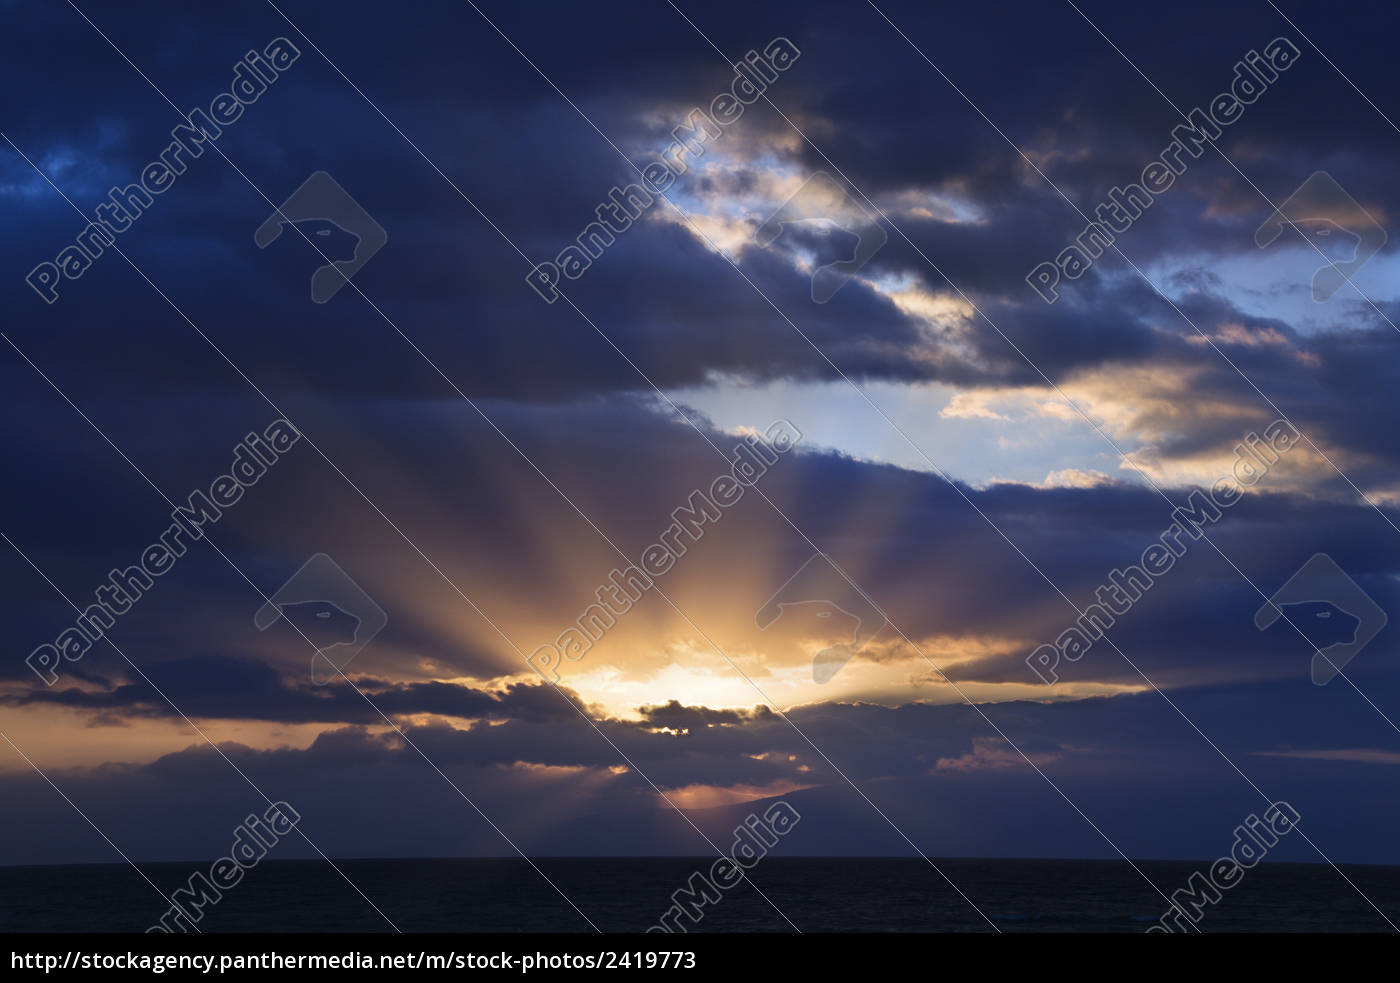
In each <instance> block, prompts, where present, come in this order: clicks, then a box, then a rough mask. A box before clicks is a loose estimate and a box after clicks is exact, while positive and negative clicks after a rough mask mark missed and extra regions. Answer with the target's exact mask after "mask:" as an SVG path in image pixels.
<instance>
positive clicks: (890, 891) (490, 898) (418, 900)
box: [0, 857, 1400, 933]
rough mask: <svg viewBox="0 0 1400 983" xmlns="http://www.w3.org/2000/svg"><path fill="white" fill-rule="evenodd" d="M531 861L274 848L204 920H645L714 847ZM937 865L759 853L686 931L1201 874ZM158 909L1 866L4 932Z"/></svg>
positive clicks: (965, 920) (1355, 900)
mask: <svg viewBox="0 0 1400 983" xmlns="http://www.w3.org/2000/svg"><path fill="white" fill-rule="evenodd" d="M534 863H535V865H536V866H537V867H538V868H539V871H540V872H542V873H543V875H545V876H547V877H548V879H549V881H552V882H553V885H554V886H551V884H550V883H549V882H547V881H546V880H545V876H542V874H541V873H540V872H537V871H536V870H534V869H532V868H531V866H530V865H529V864H528V863H526V862H525V861H523V860H514V859H511V860H505V859H502V860H481V859H471V860H464V859H442V860H340V861H337V862H336V866H338V867H339V868H340V870H341V871H343V872H344V874H345V875H346V876H347V877H348V878H349V879H350V880H351V881H353V882H354V884H355V887H351V885H350V884H347V883H346V881H345V879H344V878H342V877H341V875H340V874H339V873H337V872H336V870H335V869H333V868H332V867H331V866H330V864H328V863H327V862H325V861H320V860H317V861H310V860H284V861H275V860H268V861H265V862H263V863H262V864H260V865H258V866H257V867H255V868H253V869H252V870H250V871H248V872H247V874H246V875H245V876H244V878H243V880H242V881H241V882H240V883H239V884H237V885H236V886H234V887H233V888H232V889H231V890H229V891H228V892H226V893H225V894H224V896H223V897H222V898H221V899H220V900H219V901H218V902H217V903H215V904H214V905H212V906H210V907H209V908H207V909H206V914H205V915H204V917H203V918H202V919H201V920H200V922H199V928H200V930H201V931H203V932H206V933H207V932H381V931H392V929H391V928H390V926H389V924H388V922H387V921H386V920H385V918H384V917H381V916H380V915H379V914H377V913H376V911H375V907H377V908H378V909H379V910H380V911H382V912H383V914H384V916H387V918H388V919H389V920H390V921H392V922H393V923H394V925H396V926H397V927H398V928H399V929H400V930H402V931H404V932H492V933H495V932H570V931H580V932H589V931H592V929H591V928H590V927H589V924H588V922H587V921H585V920H584V918H583V916H582V915H580V914H579V913H578V911H575V910H574V908H573V907H572V906H571V905H570V902H572V904H573V905H576V906H577V907H578V909H579V910H581V911H582V912H583V914H584V915H587V917H588V919H590V920H591V921H592V922H593V923H594V924H595V925H597V927H598V928H599V929H601V930H602V931H605V932H639V931H644V930H645V929H646V928H647V927H648V926H650V925H653V924H655V923H656V922H657V920H658V919H659V918H660V917H661V915H662V914H664V913H665V911H666V910H667V909H668V908H669V907H670V906H671V904H672V903H673V902H672V900H671V895H672V893H673V892H675V891H677V890H678V889H682V888H684V887H685V885H686V884H687V882H688V881H689V880H690V877H691V875H692V874H693V873H694V872H695V871H697V870H701V869H708V867H709V864H710V861H708V860H704V859H701V858H695V859H687V858H656V859H645V858H640V859H639V858H626V859H573V858H569V859H558V858H545V859H537V860H535V861H534ZM934 863H936V864H937V866H938V870H935V869H934V867H933V866H931V865H930V864H929V863H926V862H925V861H923V860H903V859H817V858H778V857H769V858H766V859H764V860H763V861H761V862H760V863H759V864H758V865H757V866H756V867H755V868H754V869H753V870H752V871H751V874H750V876H751V878H752V881H753V884H749V883H742V882H741V883H740V884H738V885H737V886H735V887H734V888H732V889H730V890H728V891H725V892H723V896H722V897H721V898H720V899H719V900H717V901H715V902H713V903H710V904H705V905H703V907H702V912H703V913H702V916H701V917H700V919H699V922H698V923H697V924H693V925H692V924H691V923H690V922H688V921H687V922H685V924H686V925H687V926H688V927H689V930H690V931H695V932H791V931H793V927H792V926H796V927H797V928H798V929H800V930H802V931H803V932H976V931H991V927H990V926H989V923H988V921H987V920H984V919H983V917H982V915H980V914H979V913H978V911H977V910H976V909H975V908H974V907H973V905H974V904H975V905H976V908H977V909H981V911H982V912H983V913H985V915H986V917H987V919H989V920H990V923H991V924H992V925H995V926H996V927H997V928H998V929H1000V930H1001V931H1003V932H1141V931H1144V930H1145V929H1146V928H1148V927H1149V926H1150V925H1151V924H1153V923H1154V922H1156V921H1157V920H1158V919H1159V918H1160V917H1161V916H1162V914H1163V913H1164V912H1165V911H1166V910H1167V907H1168V906H1167V902H1165V901H1164V900H1163V899H1162V897H1161V895H1159V894H1158V893H1157V891H1155V890H1154V889H1153V887H1151V886H1149V884H1148V883H1147V882H1146V881H1145V880H1144V879H1143V875H1146V877H1147V878H1148V879H1150V880H1151V881H1152V883H1153V884H1155V885H1156V886H1157V888H1160V890H1161V891H1162V892H1163V893H1165V894H1167V895H1170V894H1171V893H1172V892H1173V891H1176V890H1177V889H1179V888H1183V887H1185V885H1186V882H1187V878H1189V877H1190V876H1191V874H1192V873H1193V872H1195V871H1197V870H1201V871H1204V870H1205V865H1204V864H1198V863H1183V862H1175V861H1171V862H1167V861H1139V862H1138V863H1137V867H1138V869H1139V870H1140V871H1141V874H1139V873H1138V872H1137V871H1135V870H1134V869H1133V868H1132V867H1131V866H1129V865H1128V864H1127V863H1126V862H1123V861H1096V860H965V859H953V860H935V861H934ZM140 866H141V870H142V871H143V872H144V873H145V874H146V875H147V876H148V877H149V878H150V879H151V880H152V881H153V882H154V883H155V885H156V886H157V887H158V888H159V889H160V891H164V892H166V893H167V894H168V893H169V892H171V891H173V890H174V889H175V888H177V887H180V886H182V885H183V884H185V883H186V882H187V881H188V879H189V877H190V875H191V874H193V873H194V872H195V871H197V870H205V871H206V872H207V870H208V866H207V863H206V864H201V863H198V862H191V863H183V864H170V863H160V864H141V865H140ZM940 870H941V871H942V873H941V874H940V873H939V871H940ZM1343 873H1344V874H1345V878H1344V877H1343V876H1342V874H1343ZM943 875H947V877H948V878H949V879H950V880H951V881H952V882H953V883H954V884H956V885H957V887H958V889H960V890H961V891H962V893H963V894H965V895H966V899H965V898H963V897H962V896H960V895H959V894H958V892H957V891H956V890H954V889H953V888H952V887H950V886H949V885H948V882H947V881H945V880H944V876H943ZM1348 880H1350V881H1351V883H1350V884H1349V883H1348ZM556 886H557V888H558V891H556V890H555V887H556ZM356 887H357V888H358V889H359V891H363V892H364V895H365V896H366V897H368V898H369V899H370V901H372V902H373V906H371V904H370V902H369V901H366V900H365V897H361V895H360V894H359V893H358V892H357V890H356ZM760 891H761V892H762V895H760V893H759V892H760ZM560 892H562V894H563V895H566V896H567V898H568V899H569V900H568V901H566V900H565V899H564V897H561V893H560ZM1363 895H1364V897H1363ZM764 896H766V899H765V897H764ZM1367 899H1369V901H1368V900H1367ZM1372 903H1374V905H1375V906H1376V907H1378V908H1380V910H1381V911H1383V912H1385V913H1386V915H1387V916H1389V917H1390V918H1391V919H1392V920H1395V921H1397V922H1400V867H1371V866H1346V867H1344V868H1342V872H1341V873H1339V872H1338V871H1337V870H1334V869H1333V868H1331V867H1329V866H1326V865H1323V864H1316V865H1314V864H1272V865H1270V864H1262V865H1260V866H1258V867H1256V868H1254V869H1252V870H1249V871H1247V872H1246V874H1245V876H1244V878H1243V880H1241V881H1240V882H1239V883H1237V884H1236V885H1235V886H1234V887H1233V888H1230V889H1228V890H1227V891H1225V892H1224V893H1223V894H1222V896H1221V898H1220V900H1219V902H1217V903H1215V904H1213V905H1209V906H1208V910H1207V911H1206V912H1205V914H1204V916H1203V917H1202V919H1201V921H1200V923H1199V924H1200V928H1201V930H1202V931H1204V932H1207V933H1210V932H1296V931H1303V932H1364V931H1387V930H1389V928H1390V926H1388V925H1387V924H1386V922H1385V921H1384V920H1383V919H1382V917H1381V916H1380V915H1379V914H1378V913H1377V912H1376V910H1375V908H1373V907H1372ZM168 907H169V901H168V900H167V899H166V898H163V897H162V896H161V895H160V893H159V892H158V891H157V889H156V887H152V885H151V884H148V883H146V881H145V880H143V879H142V878H141V877H140V876H138V874H137V873H136V871H134V870H133V869H132V868H131V867H129V866H127V865H125V864H101V865H91V866H71V867H38V866H35V867H5V868H0V931H4V932H70V931H73V932H141V931H144V930H145V929H146V928H148V927H150V926H151V925H152V924H153V923H154V922H156V920H157V919H159V917H160V916H161V914H162V913H163V912H165V911H166V910H167V908H168ZM779 911H781V913H782V914H779ZM789 921H790V922H791V924H789Z"/></svg>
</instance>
